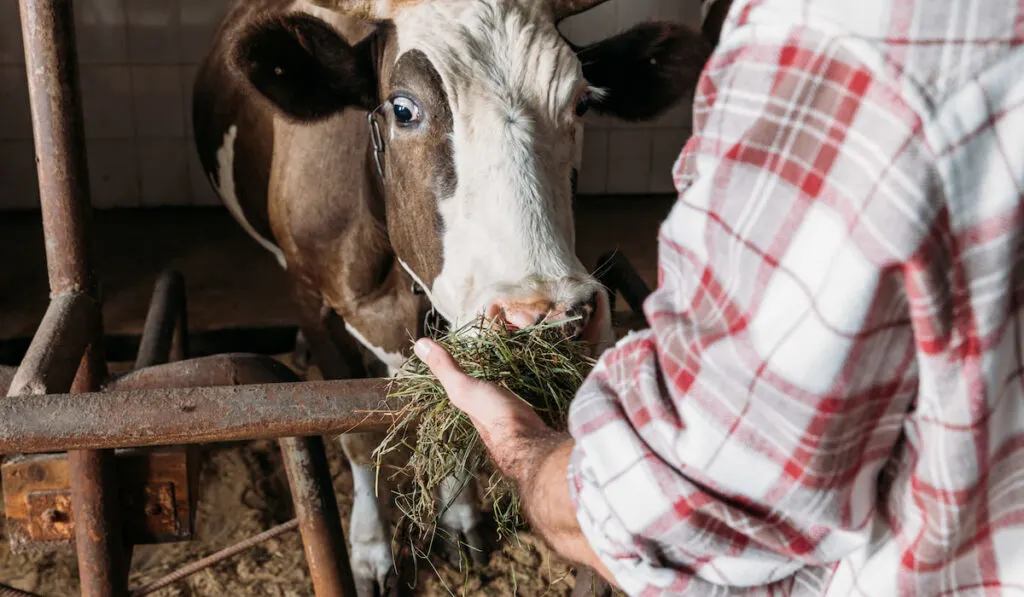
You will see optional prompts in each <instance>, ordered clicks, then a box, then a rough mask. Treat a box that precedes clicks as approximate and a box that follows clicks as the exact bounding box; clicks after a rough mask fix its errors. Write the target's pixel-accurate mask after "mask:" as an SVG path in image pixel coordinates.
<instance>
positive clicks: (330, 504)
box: [279, 437, 356, 597]
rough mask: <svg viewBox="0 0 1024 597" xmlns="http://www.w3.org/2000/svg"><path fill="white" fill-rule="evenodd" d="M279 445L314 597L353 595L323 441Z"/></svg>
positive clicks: (312, 439) (294, 439) (311, 439)
mask: <svg viewBox="0 0 1024 597" xmlns="http://www.w3.org/2000/svg"><path fill="white" fill-rule="evenodd" d="M279 443H280V444H281V455H282V457H283V458H284V468H285V472H286V473H287V474H288V485H289V486H290V487H291V490H292V503H293V504H294V506H295V517H296V518H298V520H299V531H300V532H301V533H302V546H303V548H304V549H305V551H306V562H307V564H308V565H309V574H310V576H312V577H313V591H314V592H315V593H316V595H317V597H342V596H344V595H349V596H352V595H355V594H356V587H355V581H354V580H353V579H352V569H351V568H350V567H349V560H348V548H346V547H345V535H344V533H343V532H342V526H341V516H340V514H339V513H338V502H337V500H336V499H335V497H334V485H333V484H332V483H331V474H330V467H329V466H328V464H327V451H326V450H325V448H324V442H323V439H322V438H320V437H302V438H300V437H289V438H285V439H282V440H280V442H279Z"/></svg>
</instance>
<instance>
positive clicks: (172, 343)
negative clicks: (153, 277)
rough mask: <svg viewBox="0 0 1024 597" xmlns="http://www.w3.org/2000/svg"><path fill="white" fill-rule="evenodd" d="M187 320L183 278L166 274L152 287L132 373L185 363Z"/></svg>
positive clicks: (168, 272) (173, 273)
mask: <svg viewBox="0 0 1024 597" xmlns="http://www.w3.org/2000/svg"><path fill="white" fill-rule="evenodd" d="M186 317H187V310H186V303H185V278H184V277H183V276H182V275H181V274H180V273H178V272H175V271H165V272H164V273H162V274H160V277H159V278H157V281H156V284H155V285H154V287H153V298H152V300H151V301H150V303H149V311H147V312H146V324H145V326H144V327H143V330H142V341H141V342H140V343H139V354H138V357H137V358H136V359H135V369H143V368H145V367H150V366H152V365H162V364H164V363H166V362H168V361H181V360H184V359H185V357H186V356H187V354H188V323H187V319H186ZM171 385H172V384H168V387H170V386H171Z"/></svg>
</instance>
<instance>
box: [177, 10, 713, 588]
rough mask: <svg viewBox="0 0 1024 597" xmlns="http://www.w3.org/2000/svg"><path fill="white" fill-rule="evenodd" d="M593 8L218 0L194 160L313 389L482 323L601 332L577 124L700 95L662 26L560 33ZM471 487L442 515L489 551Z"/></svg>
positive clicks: (358, 512) (358, 439)
mask: <svg viewBox="0 0 1024 597" xmlns="http://www.w3.org/2000/svg"><path fill="white" fill-rule="evenodd" d="M603 1H604V0H237V1H236V2H234V3H233V4H232V5H231V6H230V7H229V9H228V12H227V13H226V16H225V17H224V20H223V22H222V23H221V24H220V27H219V29H218V31H217V32H216V34H215V36H214V38H213V42H212V43H211V46H210V48H209V51H208V53H207V55H206V56H205V58H204V60H203V62H202V63H201V65H200V67H199V69H198V72H197V75H196V79H195V82H194V88H193V121H194V135H195V141H196V147H197V151H198V153H199V158H200V161H201V163H202V166H203V168H204V170H205V172H206V174H207V175H208V177H209V179H210V182H211V184H212V186H213V188H214V189H215V190H216V192H217V194H218V196H219V197H220V199H221V201H222V202H223V203H224V205H225V206H226V207H227V209H228V211H229V212H230V213H231V215H232V216H233V217H234V218H235V219H236V220H237V221H238V223H239V225H241V226H242V227H243V228H244V229H245V231H246V232H247V233H248V234H249V235H251V236H252V237H253V238H254V239H255V240H256V242H258V243H259V244H260V245H262V246H263V247H264V248H266V249H267V250H268V251H269V252H270V253H272V254H273V255H274V256H275V257H276V258H277V260H278V261H279V262H280V264H281V266H282V267H283V268H285V270H286V272H287V276H288V279H289V281H290V289H291V291H292V292H293V293H294V296H295V299H296V302H297V305H298V312H299V316H300V317H301V318H302V322H301V324H302V330H303V332H304V334H305V336H306V340H307V341H308V342H309V344H310V347H311V349H312V354H313V358H314V360H315V361H316V362H317V364H318V365H319V367H320V369H321V370H322V371H323V373H324V375H325V377H335V378H340V377H345V376H350V375H361V374H371V375H381V376H385V375H390V374H393V373H394V372H395V371H396V370H397V369H398V368H400V367H401V366H402V365H403V363H404V361H405V359H406V358H407V356H408V355H409V351H410V347H411V343H410V339H411V338H415V337H418V336H419V335H422V334H424V333H429V332H430V331H431V330H433V329H434V328H435V327H438V326H441V325H447V326H456V327H461V326H464V325H466V324H467V323H470V322H472V321H475V320H476V319H477V318H479V317H480V316H485V317H488V318H491V319H492V320H500V321H502V322H503V323H504V324H505V325H506V326H507V327H509V328H512V329H518V328H523V327H526V326H529V325H531V324H534V323H537V322H541V321H566V322H568V323H566V324H565V326H566V327H565V330H564V331H565V333H566V334H567V335H568V336H570V337H572V338H574V339H578V340H581V341H587V342H591V343H594V344H595V345H596V346H606V345H607V344H608V343H609V342H611V341H612V340H613V337H612V331H611V323H610V313H609V308H608V296H607V293H606V292H605V290H604V289H602V288H601V286H600V285H599V284H598V283H597V282H596V280H595V278H594V276H593V275H592V274H591V272H590V271H589V270H588V269H587V268H586V267H584V265H583V263H581V261H580V260H579V258H578V257H577V256H576V253H575V236H574V235H575V231H574V218H573V204H574V196H575V192H576V177H577V176H578V170H579V167H580V162H581V154H582V149H581V148H582V142H583V138H582V135H583V121H582V120H581V119H582V118H583V116H584V114H586V112H587V111H588V110H595V111H596V112H598V113H601V114H606V115H610V116H613V117H618V118H621V119H625V120H630V121H640V120H648V119H653V118H656V117H658V116H659V115H661V114H662V113H664V112H665V111H666V110H668V109H669V108H670V107H672V106H673V105H674V104H675V103H676V102H678V101H679V100H681V99H683V98H685V97H686V96H687V94H689V93H690V92H691V91H692V90H693V87H694V85H695V82H696V80H697V78H698V76H699V74H700V71H701V69H702V68H703V65H704V63H705V61H706V59H707V56H708V48H707V45H706V44H705V43H704V42H703V40H702V39H701V36H700V34H699V33H697V32H695V31H692V30H690V29H689V28H687V27H684V26H682V25H680V24H673V23H665V22H650V23H643V24H640V25H637V26H636V27H634V28H633V29H630V30H628V31H625V32H623V33H620V34H618V35H615V36H614V37H611V38H609V39H607V40H604V41H601V42H598V43H595V44H591V45H588V46H586V47H578V46H575V45H573V44H571V43H570V42H569V41H568V40H566V39H565V38H564V37H563V36H562V35H561V34H560V32H559V30H558V24H559V23H560V22H561V21H562V20H563V19H565V18H567V17H569V16H571V15H574V14H578V13H580V12H583V11H585V10H588V9H590V8H592V7H594V6H596V5H598V4H601V3H602V2H603ZM380 439H381V436H379V435H375V434H345V435H343V436H342V437H341V442H342V447H343V450H344V452H345V455H346V457H347V459H348V460H349V462H350V464H351V466H352V473H353V483H354V492H355V496H354V504H353V511H352V518H351V526H350V530H349V533H350V537H349V541H350V543H351V563H352V569H353V573H354V575H355V577H356V580H357V586H358V588H359V593H360V595H369V594H373V593H374V592H375V591H378V590H383V588H384V587H385V586H386V585H387V584H390V580H391V579H392V576H391V575H392V574H393V573H394V561H393V554H392V553H391V549H390V541H389V533H388V532H387V528H388V524H387V511H388V507H389V505H390V504H389V503H388V500H387V499H386V498H385V496H388V495H389V492H388V491H387V490H386V488H380V490H379V491H376V489H377V488H376V485H375V474H374V472H373V467H372V466H371V465H372V462H371V453H372V451H373V449H374V447H375V446H376V445H378V442H379V441H380ZM383 481H384V480H383V479H381V482H382V484H383ZM455 481H457V480H455ZM469 487H471V486H467V484H466V483H457V482H454V481H453V482H452V483H447V484H445V488H447V491H443V492H441V493H442V495H440V496H439V499H440V500H442V501H443V505H442V506H443V507H442V515H441V518H440V524H441V525H442V526H443V527H444V528H445V529H447V530H448V531H449V532H450V533H451V534H452V535H453V536H455V537H459V538H461V539H462V540H464V541H465V542H467V543H469V544H470V545H471V546H473V547H478V548H479V547H481V546H482V543H483V542H482V540H481V539H480V537H481V535H480V532H479V531H480V529H479V526H480V523H481V518H480V514H479V510H478V507H477V504H476V502H475V497H474V496H473V494H472V491H471V490H470V488H469ZM474 553H478V550H474Z"/></svg>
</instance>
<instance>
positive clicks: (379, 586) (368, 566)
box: [351, 541, 398, 597]
mask: <svg viewBox="0 0 1024 597" xmlns="http://www.w3.org/2000/svg"><path fill="white" fill-rule="evenodd" d="M351 560H352V578H353V580H355V584H356V595H357V596H358V597H384V596H391V595H397V594H398V593H397V589H398V575H397V573H396V570H395V562H394V559H393V558H392V557H391V549H390V548H389V547H388V545H387V543H385V542H380V541H376V542H367V543H355V544H353V545H352V558H351Z"/></svg>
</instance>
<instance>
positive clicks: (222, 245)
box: [0, 197, 674, 364]
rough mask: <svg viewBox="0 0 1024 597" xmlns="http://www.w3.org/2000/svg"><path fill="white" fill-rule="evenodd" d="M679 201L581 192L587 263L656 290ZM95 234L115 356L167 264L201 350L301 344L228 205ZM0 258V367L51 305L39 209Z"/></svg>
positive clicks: (151, 215) (17, 223) (272, 272)
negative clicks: (608, 264) (631, 274)
mask: <svg viewBox="0 0 1024 597" xmlns="http://www.w3.org/2000/svg"><path fill="white" fill-rule="evenodd" d="M673 200H674V198H673V197H594V198H581V199H580V201H579V213H578V216H577V229H578V235H577V237H578V252H579V254H580V257H581V258H582V259H583V262H584V263H586V264H587V265H589V266H593V265H595V264H596V261H597V259H598V257H599V256H600V255H601V254H602V253H604V252H606V251H610V250H614V249H617V250H619V251H620V252H622V253H624V254H625V255H626V256H627V257H628V258H629V259H630V260H631V261H632V262H633V264H634V265H635V266H636V268H637V269H638V270H639V272H640V274H641V275H642V277H643V278H644V279H645V280H646V281H647V283H648V284H649V285H651V286H653V285H654V284H655V283H656V281H657V242H656V235H657V229H658V225H659V224H660V222H661V221H662V219H663V218H664V217H665V216H666V215H667V213H668V210H669V209H670V208H671V206H672V203H673ZM93 230H94V241H95V251H96V263H97V269H98V274H99V276H100V279H101V280H102V284H103V295H104V296H103V298H104V309H103V312H104V325H105V329H106V331H107V334H108V335H109V336H110V339H109V340H108V354H109V357H110V358H111V360H121V359H123V360H131V359H132V358H133V356H132V355H133V351H134V342H135V341H137V335H138V334H139V333H140V332H141V330H142V325H143V322H144V319H145V315H146V309H147V306H148V304H149V299H150V293H151V292H152V288H153V283H154V281H155V280H156V277H157V275H158V274H159V273H160V271H162V270H163V269H165V268H173V269H176V270H178V271H180V272H181V273H182V274H183V275H184V276H185V280H186V291H187V294H188V306H189V313H188V316H189V327H190V331H191V332H192V333H193V334H194V338H195V339H194V340H193V341H192V348H193V353H194V354H195V356H199V355H200V354H205V353H209V352H223V351H228V350H242V351H246V352H270V353H275V352H280V351H282V349H283V350H287V346H289V345H288V343H289V342H291V340H293V338H294V336H293V333H294V332H293V330H292V327H291V326H293V325H294V319H295V318H294V316H293V310H292V305H291V304H290V301H289V297H288V293H287V292H286V291H285V290H284V286H283V283H284V279H285V278H284V274H283V272H282V271H281V269H280V268H279V267H278V265H277V262H276V261H275V260H274V259H273V258H272V257H271V255H270V254H269V253H268V252H266V251H265V250H264V249H262V248H261V247H259V246H258V245H257V243H256V242H255V241H253V240H252V239H250V238H249V237H248V236H246V234H245V233H244V232H243V231H242V229H241V228H240V227H239V226H238V225H237V224H236V223H235V222H234V220H232V219H231V218H230V216H229V215H228V213H227V211H226V210H224V209H221V208H182V209H152V210H125V211H103V212H97V213H96V215H95V219H94V226H93ZM0 255H3V256H4V257H3V258H2V260H0V364H16V363H17V362H18V360H19V359H20V353H21V352H22V351H23V350H24V348H25V347H26V346H27V343H28V340H29V339H30V338H31V336H32V334H33V332H34V330H35V328H36V326H37V325H38V324H39V320H40V318H41V317H42V315H43V312H44V310H45V308H46V304H47V294H48V289H47V277H46V260H45V254H44V250H43V238H42V229H41V223H40V217H39V214H38V212H14V213H10V212H8V213H3V214H0ZM268 328H269V329H268ZM256 329H260V330H261V331H260V333H255V330H256Z"/></svg>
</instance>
